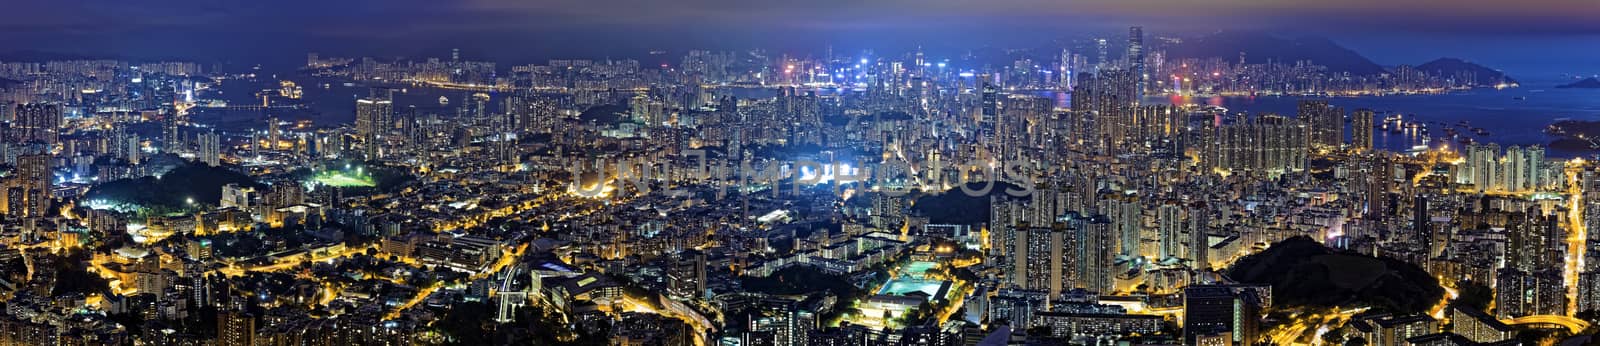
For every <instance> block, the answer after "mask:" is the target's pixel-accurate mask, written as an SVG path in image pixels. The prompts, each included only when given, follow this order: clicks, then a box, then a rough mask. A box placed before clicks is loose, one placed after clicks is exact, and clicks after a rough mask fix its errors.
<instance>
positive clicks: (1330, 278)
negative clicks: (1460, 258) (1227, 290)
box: [1227, 236, 1444, 313]
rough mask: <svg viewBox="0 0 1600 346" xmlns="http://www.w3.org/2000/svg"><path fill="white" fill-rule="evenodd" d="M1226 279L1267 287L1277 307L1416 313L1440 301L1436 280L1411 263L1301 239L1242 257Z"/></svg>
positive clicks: (1284, 242)
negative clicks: (1368, 307)
mask: <svg viewBox="0 0 1600 346" xmlns="http://www.w3.org/2000/svg"><path fill="white" fill-rule="evenodd" d="M1227 274H1228V277H1230V278H1233V279H1234V280H1238V281H1239V282H1243V283H1249V284H1265V285H1271V286H1272V297H1273V301H1274V303H1273V304H1275V305H1286V306H1314V307H1335V306H1339V307H1354V306H1370V307H1373V308H1375V309H1381V310H1387V311H1390V312H1397V313H1419V312H1425V311H1426V310H1427V309H1428V308H1430V307H1432V306H1433V305H1434V304H1436V303H1438V302H1439V299H1440V298H1442V297H1443V296H1444V288H1441V287H1440V286H1439V281H1438V280H1437V279H1435V278H1434V277H1433V276H1432V275H1429V274H1428V272H1426V271H1423V270H1422V268H1419V267H1417V266H1416V265H1414V264H1410V263H1406V262H1403V261H1399V260H1395V259H1392V258H1378V257H1372V256H1367V255H1362V254H1356V253H1348V252H1339V251H1336V250H1333V249H1329V248H1327V247H1325V246H1322V244H1321V243H1318V242H1317V241H1316V240H1312V239H1311V238H1308V237H1304V236H1300V237H1294V238H1289V239H1286V240H1284V241H1281V242H1278V243H1276V244H1272V247H1269V248H1267V250H1266V251H1262V252H1261V253H1257V254H1254V255H1250V256H1245V257H1244V258H1241V259H1239V261H1238V262H1235V263H1234V264H1233V267H1230V268H1228V271H1227Z"/></svg>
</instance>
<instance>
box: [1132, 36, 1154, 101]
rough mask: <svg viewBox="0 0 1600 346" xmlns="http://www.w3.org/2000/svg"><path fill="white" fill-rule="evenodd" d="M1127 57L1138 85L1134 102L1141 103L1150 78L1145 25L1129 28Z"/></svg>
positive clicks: (1135, 89)
mask: <svg viewBox="0 0 1600 346" xmlns="http://www.w3.org/2000/svg"><path fill="white" fill-rule="evenodd" d="M1127 59H1128V69H1129V70H1131V71H1132V72H1133V78H1134V80H1135V85H1136V86H1135V88H1134V91H1135V95H1134V99H1133V102H1134V104H1135V105H1137V104H1138V103H1139V100H1140V99H1143V98H1144V91H1145V81H1146V80H1147V79H1148V78H1149V76H1147V71H1145V70H1144V63H1145V61H1144V28H1143V27H1137V26H1135V27H1131V28H1128V56H1127Z"/></svg>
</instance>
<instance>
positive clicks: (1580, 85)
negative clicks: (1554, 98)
mask: <svg viewBox="0 0 1600 346" xmlns="http://www.w3.org/2000/svg"><path fill="white" fill-rule="evenodd" d="M1556 88H1558V89H1600V79H1595V78H1594V77H1589V78H1584V79H1583V80H1580V81H1576V82H1572V83H1567V84H1562V85H1558V86H1556Z"/></svg>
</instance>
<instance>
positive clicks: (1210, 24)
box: [0, 0, 1600, 74]
mask: <svg viewBox="0 0 1600 346" xmlns="http://www.w3.org/2000/svg"><path fill="white" fill-rule="evenodd" d="M12 2H15V3H11V4H6V5H5V8H6V9H7V11H5V12H6V13H7V14H8V15H7V16H6V20H4V21H0V30H3V31H0V32H4V34H0V45H4V47H6V48H4V49H0V51H18V50H37V51H49V52H65V53H79V54H91V55H113V56H119V57H133V58H158V57H189V58H204V59H222V60H229V61H251V62H259V63H269V64H271V63H284V64H292V63H294V62H297V61H303V57H304V53H305V52H306V51H310V50H316V51H319V52H323V53H324V54H329V55H340V54H343V55H357V54H362V55H423V54H427V55H434V56H437V55H441V53H440V52H445V51H448V49H449V48H455V47H460V48H462V49H463V50H464V51H466V52H467V53H469V55H476V56H478V57H481V58H488V59H495V60H501V61H505V62H532V61H538V60H542V59H547V58H553V57H605V56H615V57H633V56H634V55H638V54H641V53H643V52H644V51H647V50H650V49H667V50H681V49H686V48H712V49H732V48H746V47H763V48H768V49H774V50H778V51H780V52H792V53H797V54H804V53H809V52H820V51H821V49H822V47H825V46H828V45H833V46H834V47H836V49H840V50H849V49H859V48H879V49H880V50H885V51H892V50H896V49H905V48H907V47H906V46H924V47H929V49H932V50H937V49H940V48H949V49H952V50H955V49H965V48H972V47H977V46H984V45H991V46H1002V47H1036V46H1045V45H1049V44H1051V42H1054V41H1056V40H1061V39H1070V38H1080V37H1086V36H1090V35H1101V36H1110V35H1117V34H1120V33H1122V32H1125V30H1126V29H1125V27H1127V26H1129V25H1142V26H1145V27H1146V32H1148V33H1151V34H1172V33H1178V34H1200V33H1205V32H1210V31H1215V30H1261V31H1270V32H1275V33H1278V34H1281V35H1313V36H1325V37H1329V38H1332V39H1334V40H1336V41H1338V42H1340V43H1341V44H1344V45H1346V46H1348V47H1351V48H1353V49H1356V50H1357V51H1359V52H1361V53H1363V54H1365V55H1367V56H1369V57H1371V58H1373V59H1374V60H1376V61H1377V62H1379V63H1381V64H1405V63H1410V64H1415V63H1420V62H1422V61H1425V60H1429V59H1432V58H1435V57H1439V56H1454V57H1461V58H1466V59H1469V60H1475V61H1478V62H1482V63H1485V64H1488V65H1491V66H1494V67H1499V68H1502V69H1506V70H1508V71H1510V72H1512V73H1514V74H1516V73H1518V72H1521V73H1523V74H1532V73H1541V74H1544V73H1582V74H1594V73H1600V20H1597V18H1600V1H1595V0H1532V1H1526V0H1525V1H1500V0H1341V1H1324V0H1318V1H1300V0H1296V1H1286V0H814V1H779V0H384V1H378V0H318V1H312V0H272V1H236V0H221V1H203V0H151V1H126V0H52V1H34V0H29V1H12Z"/></svg>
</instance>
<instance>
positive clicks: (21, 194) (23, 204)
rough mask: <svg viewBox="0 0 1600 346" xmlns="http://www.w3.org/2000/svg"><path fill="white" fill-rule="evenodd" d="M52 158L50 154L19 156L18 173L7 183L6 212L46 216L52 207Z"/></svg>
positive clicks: (24, 215)
mask: <svg viewBox="0 0 1600 346" xmlns="http://www.w3.org/2000/svg"><path fill="white" fill-rule="evenodd" d="M50 162H51V158H50V155H48V154H30V155H22V156H18V157H17V174H16V175H15V176H13V177H11V181H10V182H9V183H8V184H6V185H7V188H6V193H7V196H6V201H7V203H6V207H7V210H6V214H8V215H11V216H13V217H44V216H45V214H46V213H47V212H48V211H49V209H50V202H51V197H50V180H51V168H50Z"/></svg>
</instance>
